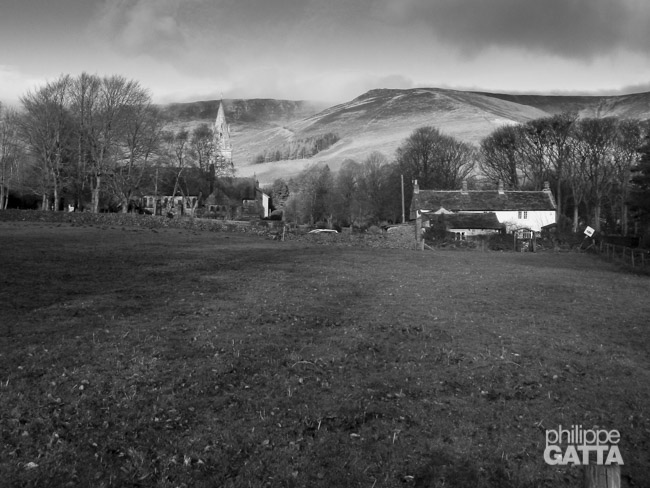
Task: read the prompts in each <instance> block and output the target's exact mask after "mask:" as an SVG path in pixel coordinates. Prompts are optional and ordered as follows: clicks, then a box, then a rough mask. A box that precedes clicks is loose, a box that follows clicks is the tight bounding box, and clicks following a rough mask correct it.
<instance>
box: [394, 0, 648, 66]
mask: <svg viewBox="0 0 650 488" xmlns="http://www.w3.org/2000/svg"><path fill="white" fill-rule="evenodd" d="M401 15H402V16H404V18H405V20H409V21H415V22H417V21H423V22H426V23H427V24H429V25H430V26H431V27H432V28H433V31H434V33H435V35H436V36H437V37H439V38H440V39H441V40H444V41H447V42H449V43H450V44H453V45H456V46H458V47H459V48H461V49H462V50H463V51H464V52H465V53H467V54H470V55H471V54H472V53H477V52H480V51H482V50H483V49H484V48H487V47H494V46H496V47H511V48H519V49H525V50H530V51H536V52H542V53H548V54H552V55H557V56H561V57H566V58H573V59H591V58H594V57H596V56H599V55H602V54H608V53H613V52H615V51H616V50H618V49H621V48H622V49H627V50H633V51H647V49H648V47H650V46H649V43H650V35H649V34H648V32H647V26H648V25H650V4H648V3H646V2H639V1H636V0H489V1H488V0H407V1H406V2H405V7H404V10H402V12H401Z"/></svg>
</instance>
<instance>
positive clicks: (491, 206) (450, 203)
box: [414, 190, 555, 212]
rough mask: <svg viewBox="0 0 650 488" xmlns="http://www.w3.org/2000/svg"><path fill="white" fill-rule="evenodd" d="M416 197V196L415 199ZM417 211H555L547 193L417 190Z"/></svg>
mask: <svg viewBox="0 0 650 488" xmlns="http://www.w3.org/2000/svg"><path fill="white" fill-rule="evenodd" d="M414 196H415V195H414ZM417 196H418V200H419V210H428V211H431V212H435V211H437V210H439V209H440V208H441V207H443V208H445V209H447V210H451V211H452V212H472V211H492V212H499V211H513V210H514V211H519V210H528V211H534V210H555V201H554V199H553V195H552V193H551V192H550V191H544V190H542V191H503V192H499V191H498V190H491V191H490V190H480V191H479V190H469V191H466V192H464V191H462V190H452V191H439V190H420V192H419V195H417Z"/></svg>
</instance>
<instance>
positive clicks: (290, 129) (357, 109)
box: [162, 88, 650, 185]
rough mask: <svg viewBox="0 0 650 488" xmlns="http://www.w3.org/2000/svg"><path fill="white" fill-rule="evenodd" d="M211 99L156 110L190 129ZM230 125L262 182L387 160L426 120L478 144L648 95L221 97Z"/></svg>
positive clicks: (644, 102) (628, 114) (631, 110)
mask: <svg viewBox="0 0 650 488" xmlns="http://www.w3.org/2000/svg"><path fill="white" fill-rule="evenodd" d="M218 103H219V101H218V100H214V101H200V102H193V103H183V104H169V105H165V106H163V107H162V109H163V113H164V115H165V117H166V118H167V121H168V125H169V126H170V127H172V128H174V127H180V126H185V127H188V128H191V127H192V126H194V125H198V124H200V123H202V122H211V121H213V120H214V117H216V113H217V108H218ZM224 106H225V108H226V117H227V119H228V122H229V123H230V124H231V131H232V140H233V149H234V152H233V160H234V162H235V166H236V167H237V168H238V172H239V174H240V175H242V176H252V175H255V176H256V177H257V178H258V179H259V180H260V183H261V184H262V185H265V184H270V183H271V182H272V181H273V180H275V179H276V178H280V177H284V178H287V177H291V176H293V175H295V174H297V173H299V172H300V171H301V170H302V169H304V168H305V167H306V166H308V165H310V164H314V163H316V162H320V161H322V162H326V163H327V164H329V165H330V167H331V169H333V170H336V169H338V167H339V166H340V165H341V163H342V162H343V161H344V160H345V159H348V158H350V159H355V160H357V161H363V159H365V157H366V156H367V155H368V154H370V153H371V152H372V151H375V150H376V151H380V152H382V153H384V154H385V155H386V156H387V157H388V158H389V159H392V158H393V156H394V153H395V150H396V149H397V147H398V146H399V145H400V144H401V143H402V141H403V140H404V139H406V138H407V137H408V136H409V135H410V134H411V132H413V130H414V129H416V128H418V127H422V126H425V125H432V126H435V127H437V128H438V129H440V130H441V131H442V132H443V133H446V134H449V135H452V136H454V137H456V138H458V139H460V140H463V141H465V142H468V143H471V144H475V145H478V144H479V143H480V141H481V139H483V138H484V137H485V136H487V135H488V134H490V133H491V132H492V131H493V130H494V129H496V128H498V127H500V126H503V125H505V124H517V123H522V122H526V121H528V120H532V119H536V118H540V117H547V116H550V115H553V114H558V113H561V112H567V111H572V112H576V113H578V115H579V116H580V117H609V116H614V117H619V118H637V119H648V118H650V93H636V94H631V95H617V96H600V95H594V96H584V95H581V96H564V95H521V94H516V95H511V94H502V93H487V92H478V91H460V90H449V89H442V88H412V89H404V90H401V89H374V90H370V91H368V92H366V93H363V94H361V95H360V96H358V97H356V98H354V99H353V100H350V101H348V102H345V103H341V104H338V105H334V106H330V107H327V106H325V105H324V104H322V103H320V104H319V103H316V102H310V101H291V100H273V99H250V100H245V99H233V100H224ZM325 133H336V134H338V136H339V137H340V140H339V141H338V142H337V143H336V144H334V145H333V146H332V147H330V148H329V149H327V150H326V151H323V152H320V153H318V155H317V156H316V157H315V158H313V159H302V160H289V161H278V162H272V163H264V164H257V165H253V164H252V161H253V159H254V158H255V156H257V155H258V154H261V153H263V152H264V151H265V150H271V149H277V148H281V147H283V146H284V145H287V144H289V143H290V142H291V141H292V140H299V139H306V138H308V137H312V136H317V135H321V134H325Z"/></svg>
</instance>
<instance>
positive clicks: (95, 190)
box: [88, 76, 149, 212]
mask: <svg viewBox="0 0 650 488" xmlns="http://www.w3.org/2000/svg"><path fill="white" fill-rule="evenodd" d="M148 97H149V95H148V94H147V93H146V91H145V90H144V89H143V88H141V87H140V85H139V83H138V82H137V81H133V80H127V79H126V78H124V77H122V76H110V77H104V78H102V79H101V84H100V86H99V93H98V100H97V101H98V103H97V110H95V112H94V114H93V117H92V122H91V127H90V130H89V132H88V136H89V139H90V141H89V147H90V156H91V160H90V162H91V167H90V168H89V173H90V175H91V192H92V203H91V207H92V211H93V212H98V211H99V199H100V194H101V192H102V191H103V190H104V185H105V182H104V178H105V177H106V176H111V175H113V172H114V168H115V167H116V166H117V165H118V163H119V161H120V156H121V153H120V147H119V146H120V142H121V141H122V140H123V139H124V131H125V130H126V127H127V121H128V118H129V116H130V115H131V114H132V111H131V107H133V106H137V105H138V104H140V103H142V102H143V100H148Z"/></svg>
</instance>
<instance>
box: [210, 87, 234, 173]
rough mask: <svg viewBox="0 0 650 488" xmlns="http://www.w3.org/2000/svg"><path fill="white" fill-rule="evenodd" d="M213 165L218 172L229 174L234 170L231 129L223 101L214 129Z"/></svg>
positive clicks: (220, 104) (220, 103)
mask: <svg viewBox="0 0 650 488" xmlns="http://www.w3.org/2000/svg"><path fill="white" fill-rule="evenodd" d="M212 132H213V136H212V145H213V148H214V152H213V161H212V162H213V164H214V167H215V169H217V171H218V172H229V171H231V170H233V169H234V165H233V162H232V143H231V142H230V127H229V126H228V123H227V122H226V113H225V111H224V109H223V99H222V100H221V101H220V102H219V111H218V112H217V118H216V120H215V121H214V126H213V127H212ZM219 170H221V171H219Z"/></svg>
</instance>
